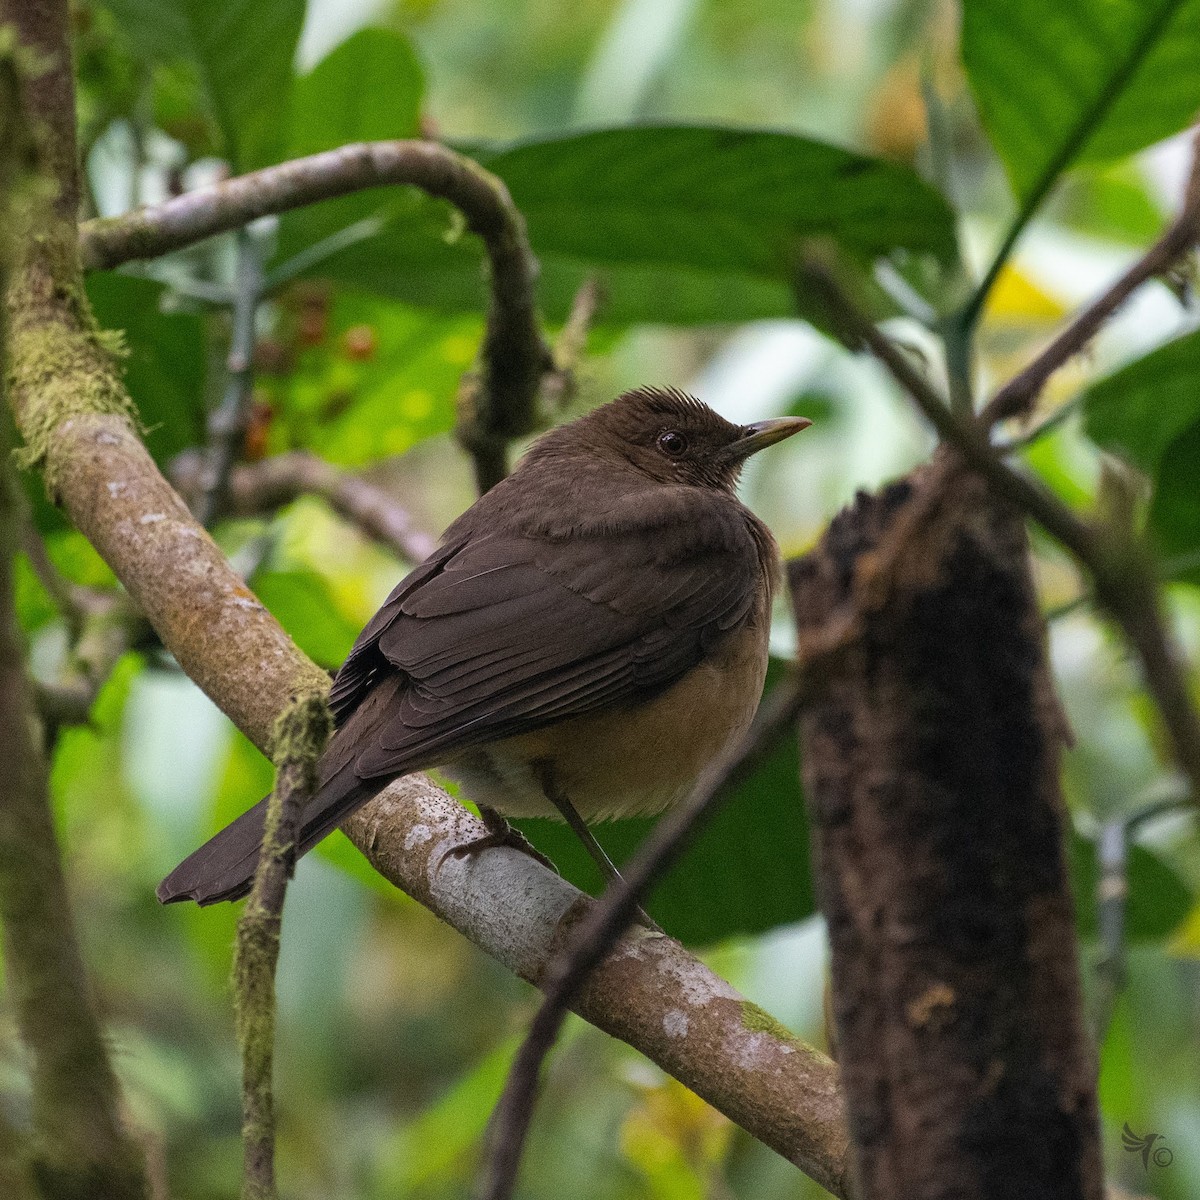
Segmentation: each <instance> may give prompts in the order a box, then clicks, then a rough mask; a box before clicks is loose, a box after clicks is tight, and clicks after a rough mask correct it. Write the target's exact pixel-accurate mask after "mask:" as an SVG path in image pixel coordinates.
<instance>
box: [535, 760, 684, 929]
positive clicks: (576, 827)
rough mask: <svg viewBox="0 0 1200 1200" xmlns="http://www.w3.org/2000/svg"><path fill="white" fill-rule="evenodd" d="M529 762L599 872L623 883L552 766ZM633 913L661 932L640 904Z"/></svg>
mask: <svg viewBox="0 0 1200 1200" xmlns="http://www.w3.org/2000/svg"><path fill="white" fill-rule="evenodd" d="M531 765H532V767H533V773H534V774H535V775H536V776H537V778H538V782H539V783H540V784H541V786H542V791H543V792H545V794H546V799H547V800H549V801H550V803H551V804H553V805H554V807H555V808H557V809H558V811H559V812H560V813H561V814H562V818H563V820H564V821H566V823H567V824H568V825H569V826H570V827H571V829H572V831H573V832H574V834H575V836H576V837H577V838H578V839H579V840H580V841H581V842H582V843H583V846H584V849H585V850H586V851H587V852H588V854H590V855H591V856H592V861H593V862H595V864H596V866H598V867H599V868H600V874H601V875H603V876H604V878H605V879H606V880H608V882H609V883H624V882H625V881H624V880H623V879H622V878H621V872H620V871H618V870H617V867H616V864H615V863H614V862H613V860H612V859H611V858H609V857H608V855H607V854H606V853H605V852H604V847H603V846H601V845H600V843H599V842H598V841H596V839H595V837H594V836H593V834H592V831H591V830H590V829H589V828H588V827H587V824H586V823H585V822H584V819H583V818H582V817H581V816H580V815H579V813H578V812H577V811H576V809H575V806H574V805H573V804H572V803H571V801H570V800H568V799H567V797H566V795H565V794H564V793H563V792H562V791H561V790H560V789H559V787H558V786H557V785H556V784H555V782H554V768H553V767H552V766H551V764H550V763H549V762H547V761H546V760H545V759H541V760H539V761H538V762H535V763H532V764H531ZM635 915H636V917H637V921H638V924H639V925H644V926H645V927H646V928H647V929H649V930H652V931H653V932H654V933H662V932H663V930H662V927H661V926H660V925H659V924H658V922H657V921H655V920H654V918H653V917H651V916H650V915H649V914H648V913H647V912H645V911H644V910H643V909H642V907H641V905H638V907H637V910H636V913H635Z"/></svg>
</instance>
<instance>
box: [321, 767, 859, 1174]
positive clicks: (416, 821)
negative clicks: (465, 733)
mask: <svg viewBox="0 0 1200 1200" xmlns="http://www.w3.org/2000/svg"><path fill="white" fill-rule="evenodd" d="M343 829H344V831H345V833H346V834H347V836H349V838H350V840H351V841H352V842H354V844H355V845H356V846H357V847H358V848H359V850H361V851H362V852H363V854H364V855H365V856H366V857H367V859H368V861H369V862H370V863H371V865H372V866H373V867H374V868H375V869H376V870H377V871H378V872H379V873H380V874H381V875H383V877H384V878H385V879H387V880H389V881H390V882H391V883H393V884H395V885H396V886H397V887H399V888H401V889H402V890H403V891H405V892H407V893H408V894H409V895H410V896H412V897H413V898H414V899H415V900H418V901H420V903H422V904H424V905H425V906H426V907H428V908H430V909H431V910H432V911H433V912H434V913H436V914H437V915H438V916H439V917H441V918H442V919H443V920H445V921H448V922H449V923H450V924H451V925H453V926H454V927H455V928H457V929H459V930H460V931H461V932H463V933H464V934H465V935H466V936H467V937H468V938H470V939H471V941H473V942H474V943H475V944H476V945H477V946H479V947H481V948H482V949H483V950H485V951H486V952H487V953H489V954H491V955H492V956H493V957H495V958H497V959H499V961H500V962H502V963H503V964H504V965H505V966H507V967H508V968H509V969H510V970H512V971H514V972H515V973H516V974H518V975H520V976H521V977H522V978H523V979H526V980H528V981H529V982H530V983H534V984H537V985H538V986H540V987H543V988H545V987H547V986H548V975H547V972H548V971H549V970H551V969H552V964H553V963H554V962H555V961H556V956H557V954H558V952H559V951H560V949H561V947H562V945H563V942H564V939H567V938H568V937H571V935H572V933H573V932H574V931H576V929H577V927H579V926H580V925H581V924H582V923H584V922H586V923H587V924H588V925H589V926H592V925H594V923H595V921H596V920H597V919H601V920H603V917H601V916H600V912H601V908H600V904H598V903H597V902H595V901H592V900H590V899H588V897H586V896H584V895H583V894H582V893H581V892H579V891H578V890H577V889H576V888H574V887H573V886H572V885H571V884H569V883H567V882H566V881H565V880H563V879H561V878H560V877H559V876H557V875H555V874H554V873H553V872H551V871H549V870H547V869H546V868H545V867H543V866H542V865H541V864H540V863H538V862H536V861H535V860H534V859H533V858H531V857H530V856H528V855H525V854H521V853H520V852H518V851H516V850H512V849H509V848H507V847H498V848H494V849H489V850H485V851H482V852H480V853H478V854H473V855H469V856H466V857H458V856H456V855H455V854H453V853H452V851H453V849H454V848H455V847H456V846H462V845H466V844H469V843H470V842H471V841H472V840H474V839H477V838H479V837H480V836H482V834H483V833H484V832H485V830H484V827H483V825H482V823H481V822H480V821H478V820H477V819H476V818H474V817H472V816H471V815H470V814H469V813H467V811H466V810H465V809H464V808H463V807H462V806H461V805H460V804H458V803H456V802H455V801H453V800H451V799H449V798H448V797H447V796H446V795H445V794H444V793H443V792H441V791H439V790H438V789H436V788H434V787H433V786H432V785H431V784H430V783H429V782H428V780H426V779H425V778H423V777H422V776H418V775H413V776H409V777H407V778H405V779H400V780H397V781H396V782H394V783H392V784H390V785H389V786H388V787H387V788H386V789H385V790H384V792H383V793H382V794H381V795H380V796H379V797H378V798H376V799H375V800H373V801H371V802H370V803H369V804H368V805H366V806H365V807H364V808H362V809H360V810H359V811H358V812H357V813H355V814H354V816H352V817H351V818H350V819H349V820H348V821H347V822H346V824H345V825H344V826H343ZM611 899H612V898H611V897H608V898H606V900H605V901H603V902H601V903H602V904H605V905H606V906H609V907H610V908H611ZM571 1008H572V1009H573V1010H574V1011H575V1012H576V1013H578V1014H579V1015H580V1016H581V1017H583V1018H584V1020H586V1021H590V1022H591V1023H592V1024H593V1025H595V1026H597V1027H598V1028H600V1029H602V1030H604V1031H605V1032H606V1033H609V1034H611V1035H612V1036H613V1037H617V1038H620V1039H621V1040H622V1041H625V1042H627V1043H628V1044H629V1045H631V1046H633V1047H634V1048H635V1049H637V1050H639V1051H641V1053H643V1054H645V1055H646V1056H647V1057H648V1058H649V1059H650V1060H651V1061H653V1062H655V1063H657V1064H658V1065H659V1066H660V1067H661V1068H662V1069H663V1070H664V1071H666V1072H668V1073H669V1074H671V1075H673V1076H674V1077H675V1078H676V1079H678V1080H680V1081H681V1082H682V1083H683V1084H685V1085H686V1086H687V1087H689V1088H691V1090H692V1091H694V1092H696V1093H697V1095H699V1096H701V1097H703V1098H704V1099H705V1100H707V1101H708V1102H709V1103H710V1104H712V1105H713V1107H715V1108H716V1109H718V1110H719V1111H720V1112H723V1113H724V1114H725V1115H726V1116H728V1117H729V1118H730V1119H731V1120H733V1121H736V1122H737V1123H738V1124H739V1125H741V1126H742V1128H744V1129H746V1130H747V1131H748V1132H750V1133H751V1134H753V1135H754V1136H755V1137H757V1138H758V1139H759V1140H760V1141H762V1142H764V1143H765V1144H766V1145H768V1146H770V1147H771V1148H772V1149H773V1150H775V1151H777V1152H778V1153H779V1154H781V1155H783V1156H784V1157H785V1158H787V1159H788V1160H789V1161H791V1162H792V1163H794V1164H795V1165H796V1166H798V1167H799V1168H800V1169H801V1170H803V1171H805V1172H806V1173H807V1174H808V1175H810V1176H811V1177H812V1178H814V1179H816V1180H817V1181H818V1182H819V1183H820V1184H821V1185H822V1186H823V1187H826V1188H828V1189H829V1190H830V1191H832V1192H833V1193H834V1194H835V1195H837V1196H841V1197H846V1196H847V1195H848V1184H847V1159H846V1153H847V1145H848V1136H847V1133H846V1129H845V1126H844V1123H843V1114H842V1105H841V1096H840V1093H839V1091H838V1085H837V1068H836V1067H835V1066H834V1064H833V1063H832V1062H830V1061H829V1060H828V1059H827V1058H826V1057H825V1056H824V1055H822V1054H820V1053H819V1052H818V1051H816V1050H813V1049H812V1048H811V1047H809V1046H807V1045H805V1044H804V1043H803V1042H801V1041H799V1040H798V1039H797V1038H795V1037H793V1036H792V1035H791V1034H790V1033H788V1031H787V1030H786V1029H784V1028H783V1027H782V1026H781V1025H780V1024H779V1023H778V1022H777V1021H775V1020H774V1019H773V1018H772V1017H770V1016H768V1015H767V1014H766V1013H764V1012H763V1011H762V1010H761V1009H759V1008H758V1007H757V1006H755V1005H753V1004H751V1003H749V1001H747V1000H745V999H743V998H742V997H741V996H740V995H739V994H738V993H737V992H736V991H735V990H734V989H733V988H732V987H730V986H729V984H727V983H726V982H725V981H724V980H722V979H720V978H719V977H718V976H716V975H714V974H713V973H712V972H711V971H710V970H709V969H708V968H707V967H706V966H704V965H703V964H702V963H701V962H699V961H698V960H697V959H696V958H694V957H693V956H692V955H690V954H689V953H688V952H687V951H686V950H684V949H683V947H682V946H680V945H679V943H678V942H676V941H674V940H673V939H671V938H667V937H663V936H662V935H660V934H651V933H648V932H647V931H645V930H642V929H640V928H639V929H634V930H633V931H631V932H630V933H628V934H626V935H625V936H624V937H623V938H621V939H620V940H619V941H618V942H617V944H616V946H615V948H614V949H613V950H612V951H611V953H609V954H608V955H607V957H606V958H605V959H604V960H603V962H601V963H600V965H599V966H598V967H597V968H596V969H595V970H594V971H593V972H592V973H591V974H590V975H589V976H588V977H587V979H586V981H585V982H584V983H583V985H582V987H581V989H580V990H579V991H578V993H577V995H576V996H575V998H574V1000H573V1001H572V1002H571Z"/></svg>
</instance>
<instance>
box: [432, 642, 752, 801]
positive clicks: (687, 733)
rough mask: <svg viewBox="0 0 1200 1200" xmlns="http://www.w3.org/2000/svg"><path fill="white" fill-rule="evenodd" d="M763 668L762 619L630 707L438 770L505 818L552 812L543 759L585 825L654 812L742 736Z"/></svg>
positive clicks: (509, 742) (484, 750)
mask: <svg viewBox="0 0 1200 1200" xmlns="http://www.w3.org/2000/svg"><path fill="white" fill-rule="evenodd" d="M757 624H758V623H756V626H757ZM766 669H767V629H766V623H765V622H762V623H761V628H759V627H751V628H748V629H746V630H743V631H739V632H737V633H735V634H733V635H731V636H730V637H729V638H728V639H727V640H726V641H725V642H724V643H723V644H722V645H721V646H720V647H718V648H717V652H716V653H715V654H714V655H712V656H711V657H710V658H709V659H708V660H706V661H705V662H704V663H703V664H702V665H701V666H698V667H696V668H694V669H693V670H692V671H690V672H689V673H688V674H687V675H685V676H684V678H683V679H681V680H680V681H679V682H678V683H676V684H674V685H673V686H672V687H670V688H669V689H668V690H667V691H665V692H663V693H662V694H661V695H660V696H657V697H655V698H654V699H653V700H651V701H649V702H648V703H647V704H644V705H642V706H640V707H639V708H638V709H637V710H636V711H633V710H628V709H625V710H620V711H608V712H599V713H595V714H591V715H588V716H584V717H575V718H573V719H570V720H567V721H562V722H560V723H558V724H556V725H550V726H547V727H546V728H545V729H540V730H537V731H536V732H534V733H527V734H521V735H520V736H518V737H513V738H507V739H505V740H504V741H501V742H496V743H494V744H493V745H490V746H484V747H479V748H477V749H474V750H472V751H469V752H468V753H466V754H464V755H463V756H462V757H460V758H458V759H456V760H455V761H454V762H452V763H447V764H445V765H444V766H443V767H442V770H443V771H444V772H445V774H447V775H448V776H450V778H451V779H453V780H455V781H456V782H457V783H459V784H460V785H461V786H462V788H463V791H464V792H465V793H466V795H467V797H468V798H469V799H471V800H473V801H475V803H476V804H482V805H486V806H488V807H490V808H494V809H496V810H497V811H499V812H501V813H503V814H504V815H505V816H510V817H558V815H559V814H558V811H557V810H556V809H555V808H554V806H553V805H552V804H551V803H550V802H549V801H548V800H547V799H546V796H545V794H544V792H543V791H542V787H541V785H540V783H539V779H538V777H537V776H536V775H535V772H534V770H533V768H532V766H531V764H533V763H535V762H538V763H548V764H549V765H550V767H551V770H552V772H553V777H554V781H555V785H556V787H557V788H558V790H559V791H560V793H562V794H564V795H565V796H566V797H567V798H568V799H569V800H570V802H571V803H572V804H573V805H574V807H575V809H576V811H577V812H578V813H579V814H580V816H582V817H583V818H584V820H585V821H589V822H591V821H605V820H610V819H612V818H614V817H633V816H643V815H649V814H652V813H657V812H661V811H662V810H663V809H664V808H668V807H670V806H671V805H672V804H676V803H678V802H679V801H681V800H683V799H684V798H685V797H686V796H687V795H688V793H689V792H690V791H691V789H692V786H693V784H694V783H695V781H696V779H697V778H698V776H699V775H700V773H701V772H702V771H703V770H704V768H705V767H706V766H707V765H708V764H709V763H710V762H711V761H712V760H713V759H714V758H717V757H719V756H720V755H721V754H722V753H724V752H725V751H726V750H727V749H728V748H729V747H731V746H732V745H733V744H734V743H735V742H736V741H737V740H738V739H739V738H740V737H741V736H742V734H743V733H745V731H746V728H747V726H748V725H749V724H750V721H751V719H752V717H753V715H754V712H755V709H756V708H757V706H758V700H759V697H760V696H761V695H762V687H763V679H764V677H765V675H766Z"/></svg>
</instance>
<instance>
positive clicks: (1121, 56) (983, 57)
mask: <svg viewBox="0 0 1200 1200" xmlns="http://www.w3.org/2000/svg"><path fill="white" fill-rule="evenodd" d="M962 55H963V62H964V64H965V66H966V69H967V78H968V79H969V81H970V85H971V90H972V92H973V93H974V95H975V102H976V104H977V105H978V107H979V115H980V119H981V120H982V122H983V125H984V128H985V129H986V130H987V132H988V136H989V137H990V138H991V140H992V143H993V145H994V146H995V147H996V151H997V153H998V154H999V155H1000V158H1001V159H1002V160H1003V162H1004V166H1005V169H1006V170H1007V172H1008V176H1009V179H1010V181H1011V182H1012V186H1013V190H1014V191H1015V192H1016V194H1017V196H1018V198H1019V199H1021V200H1022V201H1024V202H1028V203H1031V204H1035V203H1036V202H1037V201H1038V200H1039V199H1040V198H1041V197H1042V196H1044V195H1045V193H1046V192H1047V191H1048V190H1049V188H1050V186H1051V185H1052V184H1053V182H1054V180H1055V179H1056V178H1057V177H1058V176H1059V175H1060V174H1061V173H1062V172H1063V171H1064V170H1066V168H1067V167H1069V166H1070V165H1071V164H1072V163H1074V162H1102V161H1106V160H1109V159H1114V158H1119V157H1121V156H1123V155H1126V154H1131V153H1133V152H1134V151H1136V150H1141V149H1142V148H1144V147H1145V146H1149V145H1150V144H1151V143H1153V142H1156V141H1159V140H1160V139H1162V138H1165V137H1168V136H1170V135H1171V134H1173V133H1177V132H1178V131H1179V130H1181V129H1183V128H1185V127H1186V126H1187V125H1188V124H1190V123H1191V121H1192V119H1193V117H1194V116H1195V114H1196V111H1197V109H1200V73H1197V71H1196V70H1195V64H1196V61H1197V57H1198V56H1200V0H1060V2H1059V3H1056V4H1045V3H1043V2H1042V0H1006V2H1005V3H996V0H963V25H962Z"/></svg>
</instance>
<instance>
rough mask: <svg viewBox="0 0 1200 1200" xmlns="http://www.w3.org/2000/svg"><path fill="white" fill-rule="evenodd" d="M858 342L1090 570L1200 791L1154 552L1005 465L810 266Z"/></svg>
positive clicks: (979, 431) (1198, 749) (953, 445)
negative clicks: (1087, 516) (1095, 521)
mask: <svg viewBox="0 0 1200 1200" xmlns="http://www.w3.org/2000/svg"><path fill="white" fill-rule="evenodd" d="M805 270H806V272H807V275H806V278H808V279H809V280H810V281H811V282H812V283H813V284H814V286H818V287H819V288H820V289H821V293H822V295H823V297H824V300H825V302H826V305H827V306H828V309H829V311H830V312H831V313H832V314H834V315H835V317H836V319H837V321H838V324H839V329H840V330H841V331H842V332H843V334H844V336H845V338H846V340H847V343H848V344H849V345H850V346H851V347H866V348H867V349H868V350H870V352H871V353H872V354H874V355H875V356H876V357H877V358H878V359H879V360H880V361H881V362H882V363H883V365H884V366H885V367H887V368H888V370H889V371H890V372H891V374H892V375H893V377H894V378H895V379H896V380H897V382H898V383H899V384H900V385H901V387H902V388H903V389H904V390H905V391H906V392H907V393H908V395H909V396H910V397H911V398H912V400H913V402H914V403H915V404H916V406H917V407H918V408H919V409H920V410H921V411H922V412H923V413H925V414H926V415H927V416H928V417H929V418H930V420H931V422H932V423H933V424H934V427H935V428H936V429H937V431H938V433H939V434H940V435H941V437H942V439H943V442H944V445H945V447H946V449H947V450H949V451H951V452H952V454H953V455H957V456H960V457H961V458H962V459H963V460H964V461H965V462H966V463H967V465H968V466H970V467H971V468H972V469H973V470H974V471H976V472H978V473H979V474H980V475H982V476H983V477H984V478H985V479H986V480H987V481H988V482H989V483H990V484H991V485H992V487H993V488H994V489H995V491H996V493H997V494H998V495H1000V496H1002V497H1004V498H1005V499H1007V500H1009V501H1011V502H1012V503H1013V504H1015V505H1016V506H1017V507H1018V508H1019V509H1020V510H1021V511H1022V512H1024V513H1025V514H1026V515H1028V516H1030V517H1032V518H1033V519H1034V520H1035V521H1037V522H1038V524H1040V525H1041V526H1042V527H1043V528H1044V529H1045V530H1046V532H1047V533H1049V534H1050V535H1051V536H1052V537H1053V538H1055V539H1056V540H1057V541H1058V542H1060V543H1061V544H1062V545H1063V546H1064V547H1065V548H1066V549H1067V550H1068V551H1070V553H1071V554H1072V555H1073V556H1074V558H1075V559H1076V561H1077V562H1078V563H1079V564H1080V565H1081V566H1082V567H1084V568H1085V569H1086V570H1087V571H1088V573H1089V574H1090V575H1091V577H1092V580H1093V585H1094V589H1095V594H1096V597H1097V599H1098V601H1099V602H1100V604H1101V606H1102V607H1103V608H1104V609H1106V610H1107V611H1108V613H1109V615H1110V616H1112V617H1113V618H1114V619H1115V620H1116V622H1117V623H1118V624H1119V625H1120V627H1121V629H1122V630H1123V632H1124V634H1125V637H1126V639H1127V640H1128V641H1129V644H1130V645H1131V646H1132V647H1133V649H1134V652H1135V653H1136V654H1137V656H1138V659H1139V661H1140V662H1141V665H1142V672H1143V675H1144V677H1145V681H1146V688H1147V690H1148V691H1149V692H1150V694H1151V695H1152V696H1153V697H1154V700H1155V703H1156V705H1157V706H1158V710H1159V713H1160V714H1161V716H1162V721H1163V725H1164V726H1165V728H1166V730H1167V733H1168V736H1169V737H1170V740H1171V745H1172V750H1173V752H1174V755H1175V759H1176V761H1177V762H1178V763H1179V766H1180V767H1181V769H1182V770H1183V771H1184V773H1185V774H1186V775H1187V777H1188V780H1189V782H1190V784H1191V786H1192V791H1193V794H1194V795H1200V717H1198V716H1197V712H1196V709H1195V706H1194V705H1193V703H1192V700H1191V696H1190V693H1189V691H1188V684H1187V679H1186V675H1185V669H1184V663H1185V658H1184V655H1183V652H1182V650H1181V649H1180V647H1179V646H1178V644H1177V643H1176V639H1175V637H1174V635H1173V634H1172V632H1171V630H1170V627H1169V625H1168V624H1167V620H1166V616H1165V614H1164V612H1163V610H1162V599H1161V595H1160V590H1161V589H1160V586H1159V577H1158V571H1157V569H1156V566H1155V562H1154V557H1153V555H1152V553H1151V551H1150V549H1149V547H1147V546H1146V545H1145V543H1144V539H1142V538H1141V537H1139V536H1138V535H1136V534H1135V533H1134V531H1133V530H1130V529H1119V528H1116V527H1114V526H1112V525H1111V524H1109V525H1105V526H1103V527H1098V526H1096V525H1095V524H1093V523H1092V522H1089V521H1085V520H1084V519H1082V518H1080V517H1079V516H1077V515H1076V514H1075V513H1074V512H1073V511H1072V510H1071V509H1070V508H1069V507H1068V506H1067V505H1065V504H1064V503H1063V502H1062V501H1061V500H1059V499H1058V498H1057V497H1056V496H1055V495H1053V494H1052V493H1051V492H1049V491H1048V490H1047V489H1046V488H1045V487H1044V486H1042V484H1040V483H1038V482H1037V481H1035V480H1033V479H1031V478H1029V477H1028V476H1026V475H1023V474H1021V473H1020V472H1018V471H1017V470H1016V469H1014V468H1013V467H1011V466H1010V465H1008V464H1007V463H1005V462H1004V461H1003V460H1002V459H1001V458H1000V456H999V454H998V453H997V451H996V449H995V448H994V447H993V446H992V445H991V444H990V443H989V442H988V441H987V440H986V435H985V433H984V430H983V427H982V425H981V424H980V423H979V422H962V421H959V420H958V419H957V418H956V417H954V415H953V414H952V413H951V412H950V411H949V409H948V408H947V407H946V406H945V405H944V404H940V403H939V402H938V397H937V393H936V391H934V390H933V388H932V387H931V386H930V385H929V384H928V383H927V382H926V380H925V379H924V378H923V377H922V376H921V375H920V374H919V373H918V372H917V371H916V369H915V368H914V367H913V366H912V364H911V363H910V362H909V361H908V359H907V358H906V357H905V355H904V352H903V351H902V350H901V349H900V347H898V346H897V345H896V344H895V343H894V342H892V341H891V339H890V338H888V337H887V336H886V335H885V334H883V333H882V332H881V331H880V330H879V329H878V328H876V326H875V325H874V323H873V322H872V321H871V320H870V319H869V318H868V317H867V316H866V315H865V314H863V313H862V312H860V311H859V310H858V308H857V307H856V306H855V305H854V302H853V301H852V300H851V299H850V297H849V295H848V294H847V293H846V291H845V290H844V289H843V288H842V287H841V285H840V284H839V283H838V281H837V280H836V279H835V277H834V276H833V274H832V273H831V272H830V271H829V270H828V269H827V268H826V267H825V266H824V265H823V264H820V263H817V262H809V263H808V264H806V266H805Z"/></svg>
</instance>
